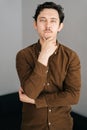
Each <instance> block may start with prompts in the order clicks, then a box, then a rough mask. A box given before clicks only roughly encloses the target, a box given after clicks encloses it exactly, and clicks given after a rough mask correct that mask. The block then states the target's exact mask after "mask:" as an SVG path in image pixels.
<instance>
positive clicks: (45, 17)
mask: <svg viewBox="0 0 87 130" xmlns="http://www.w3.org/2000/svg"><path fill="white" fill-rule="evenodd" d="M41 18H42V19H46V17H39V19H41ZM50 19H54V20H57V18H54V17H52V18H50Z"/></svg>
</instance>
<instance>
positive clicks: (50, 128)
mask: <svg viewBox="0 0 87 130" xmlns="http://www.w3.org/2000/svg"><path fill="white" fill-rule="evenodd" d="M57 44H58V48H57V50H56V51H55V52H54V53H53V54H52V55H51V56H50V58H49V61H48V65H47V66H45V65H43V64H41V63H40V62H38V60H37V59H38V56H39V53H40V51H41V45H40V43H39V41H38V42H37V43H34V44H32V45H30V46H28V47H26V48H24V49H22V50H20V51H19V52H18V53H17V56H16V68H17V72H18V76H19V79H20V83H21V86H22V88H23V90H24V92H25V94H26V95H27V96H29V97H30V98H32V99H34V100H35V104H34V105H33V104H29V103H23V108H22V125H21V126H22V128H21V130H72V127H73V119H72V117H71V115H70V112H71V105H74V104H77V103H78V101H79V96H80V88H81V72H80V69H81V66H80V60H79V57H78V55H77V54H76V52H74V51H73V50H72V49H70V48H68V47H66V46H64V45H63V44H60V43H58V42H57Z"/></svg>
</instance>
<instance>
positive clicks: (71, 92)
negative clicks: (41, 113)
mask: <svg viewBox="0 0 87 130" xmlns="http://www.w3.org/2000/svg"><path fill="white" fill-rule="evenodd" d="M80 69H81V66H80V60H79V58H78V56H77V55H74V56H73V57H71V62H70V64H69V67H68V70H67V74H66V76H65V79H64V81H63V90H61V91H58V92H54V93H46V94H45V95H43V96H41V97H39V98H37V99H36V106H37V107H38V108H39V107H44V106H48V107H58V106H66V105H74V104H77V103H78V101H79V97H80V88H81V70H80ZM41 102H43V105H42V106H41V104H42V103H41Z"/></svg>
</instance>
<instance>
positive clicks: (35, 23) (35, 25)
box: [33, 21, 37, 30]
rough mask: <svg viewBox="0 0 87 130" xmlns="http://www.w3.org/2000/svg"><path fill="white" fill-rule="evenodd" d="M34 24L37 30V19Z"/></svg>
mask: <svg viewBox="0 0 87 130" xmlns="http://www.w3.org/2000/svg"><path fill="white" fill-rule="evenodd" d="M33 26H34V28H35V29H36V30H37V22H36V21H34V22H33Z"/></svg>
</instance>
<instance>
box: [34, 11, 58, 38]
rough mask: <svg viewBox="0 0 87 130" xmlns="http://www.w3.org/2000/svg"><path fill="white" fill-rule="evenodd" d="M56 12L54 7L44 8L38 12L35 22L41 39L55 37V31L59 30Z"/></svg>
mask: <svg viewBox="0 0 87 130" xmlns="http://www.w3.org/2000/svg"><path fill="white" fill-rule="evenodd" d="M60 25H61V24H60V20H59V15H58V12H57V11H56V10H55V9H44V10H42V11H41V12H40V14H39V15H38V17H37V22H35V29H36V30H37V32H38V34H39V36H40V38H41V39H44V38H45V39H48V38H51V37H52V38H56V36H57V32H58V31H60V30H61V27H60Z"/></svg>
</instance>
